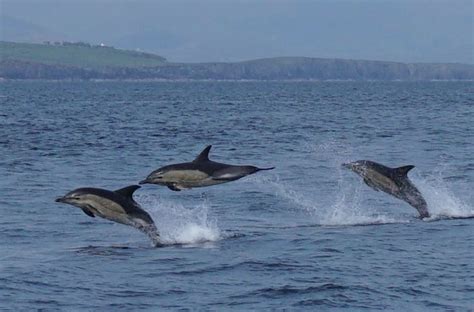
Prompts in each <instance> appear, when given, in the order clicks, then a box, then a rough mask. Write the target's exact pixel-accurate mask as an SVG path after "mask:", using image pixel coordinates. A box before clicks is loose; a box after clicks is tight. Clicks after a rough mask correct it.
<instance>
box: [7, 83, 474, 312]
mask: <svg viewBox="0 0 474 312" xmlns="http://www.w3.org/2000/svg"><path fill="white" fill-rule="evenodd" d="M209 144H212V145H213V148H212V150H211V153H210V157H211V159H213V160H215V161H219V162H225V163H231V164H251V165H256V166H260V167H268V166H275V167H276V169H274V170H272V171H262V172H259V173H257V174H255V175H252V176H248V177H246V178H243V179H241V180H238V181H235V182H231V183H226V184H221V185H217V186H212V187H207V188H196V189H192V190H186V191H182V192H173V191H170V190H169V189H167V188H165V187H160V186H156V185H145V186H143V187H142V188H141V189H139V190H138V191H137V192H136V193H135V199H136V200H137V202H139V203H140V204H141V206H142V207H143V208H144V209H145V210H147V211H148V212H149V213H150V214H151V215H152V217H153V218H154V219H155V221H156V224H157V227H158V228H159V230H160V232H161V236H162V238H163V241H164V242H165V244H166V246H165V247H162V248H154V247H152V245H151V242H150V241H149V239H148V238H147V237H146V236H145V235H143V233H141V232H139V231H137V230H136V229H134V228H132V227H128V226H125V225H121V224H116V223H112V222H110V221H107V220H104V219H100V218H90V217H88V216H87V215H85V214H84V213H83V212H82V211H81V210H80V209H77V208H75V207H73V206H69V205H64V204H59V203H55V202H54V199H55V198H56V197H59V196H61V195H64V194H65V193H66V192H68V191H70V190H72V189H74V188H78V187H83V186H91V187H101V188H106V189H111V190H114V189H119V188H122V187H124V186H127V185H130V184H135V183H137V182H138V181H140V180H142V179H143V178H144V177H146V176H147V175H148V174H149V173H150V172H151V171H153V170H155V169H157V168H158V167H161V166H163V165H166V164H170V163H175V162H185V161H191V160H192V159H193V158H194V157H195V156H197V155H198V154H199V152H200V151H201V150H202V149H203V148H204V147H205V146H206V145H209ZM358 159H370V160H374V161H377V162H380V163H383V164H385V165H388V166H392V167H397V166H402V165H409V164H413V165H415V166H416V168H415V169H413V170H412V171H411V172H410V173H409V177H410V179H411V180H412V181H413V183H414V184H415V185H416V186H417V187H418V188H419V189H420V191H421V192H422V194H423V196H424V197H425V199H426V201H427V202H428V205H429V210H430V212H431V214H432V217H430V218H428V219H425V220H420V219H418V218H417V212H416V210H415V209H414V208H412V207H410V206H409V205H408V204H406V203H405V202H403V201H400V200H398V199H396V198H394V197H391V196H389V195H387V194H385V193H382V192H376V191H374V190H373V189H371V188H369V187H367V186H366V185H365V184H364V183H363V181H362V180H361V178H360V177H358V176H357V175H355V174H354V173H353V172H351V171H348V170H347V169H343V168H341V164H342V163H343V162H346V161H350V160H358ZM0 175H1V179H0V213H1V215H0V310H15V311H31V310H42V311H56V310H57V311H80V310H83V311H104V310H108V311H131V310H145V311H146V310H148V311H163V310H178V309H182V310H199V311H227V310H235V311H249V310H251V311H262V310H272V309H275V310H280V309H288V310H297V311H300V310H301V311H302V310H307V311H363V310H371V311H373V310H383V311H472V310H473V309H474V219H473V218H471V217H474V191H473V190H474V83H473V82H439V81H438V82H252V81H247V82H219V81H217V82H209V81H203V82H107V81H98V82H32V81H30V82H1V83H0Z"/></svg>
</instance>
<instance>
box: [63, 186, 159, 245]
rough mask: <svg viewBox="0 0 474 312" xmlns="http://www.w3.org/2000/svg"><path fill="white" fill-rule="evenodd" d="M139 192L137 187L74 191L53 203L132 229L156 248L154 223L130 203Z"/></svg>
mask: <svg viewBox="0 0 474 312" xmlns="http://www.w3.org/2000/svg"><path fill="white" fill-rule="evenodd" d="M139 188H140V186H139V185H130V186H127V187H124V188H122V189H119V190H116V191H109V190H104V189H100V188H90V187H85V188H78V189H75V190H73V191H71V192H69V193H67V194H66V195H64V196H63V197H59V198H57V199H56V202H58V203H66V204H70V205H73V206H76V207H79V208H81V210H82V211H83V212H84V213H85V214H86V215H88V216H89V217H92V218H95V217H96V216H99V217H102V218H104V219H107V220H110V221H114V222H117V223H122V224H125V225H130V226H133V227H134V228H136V229H138V230H140V231H142V232H143V233H145V234H146V235H148V237H150V239H151V240H152V242H153V244H154V245H155V246H159V245H160V235H159V234H158V231H157V229H156V226H155V222H153V219H152V218H151V217H150V215H149V214H148V213H147V212H146V211H145V210H143V209H142V208H141V207H140V205H139V204H138V203H137V202H136V201H135V200H134V199H133V193H134V192H135V191H136V190H137V189H139Z"/></svg>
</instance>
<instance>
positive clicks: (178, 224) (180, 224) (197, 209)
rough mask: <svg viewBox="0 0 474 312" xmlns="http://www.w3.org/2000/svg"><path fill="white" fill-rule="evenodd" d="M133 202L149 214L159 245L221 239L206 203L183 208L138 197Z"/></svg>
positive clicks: (175, 203) (162, 201)
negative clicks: (157, 235) (136, 201)
mask: <svg viewBox="0 0 474 312" xmlns="http://www.w3.org/2000/svg"><path fill="white" fill-rule="evenodd" d="M137 199H138V200H139V201H140V203H141V204H142V207H144V208H145V209H146V210H147V211H148V212H149V213H150V214H151V215H152V217H153V219H154V221H155V224H156V227H157V228H158V232H159V233H160V242H161V243H162V244H196V243H202V242H212V241H217V240H219V239H220V238H221V233H220V230H219V227H218V226H217V221H216V219H215V218H211V217H209V206H210V205H209V203H208V202H207V200H204V201H202V202H201V203H199V204H197V205H192V206H191V208H186V207H185V206H184V205H182V204H181V203H177V202H173V201H169V200H165V199H163V198H161V197H155V196H150V195H140V196H137Z"/></svg>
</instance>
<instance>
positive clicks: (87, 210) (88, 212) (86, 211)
mask: <svg viewBox="0 0 474 312" xmlns="http://www.w3.org/2000/svg"><path fill="white" fill-rule="evenodd" d="M81 210H82V211H84V213H85V214H86V215H88V216H89V217H91V218H95V216H94V214H93V213H92V212H91V211H90V210H89V209H85V208H81Z"/></svg>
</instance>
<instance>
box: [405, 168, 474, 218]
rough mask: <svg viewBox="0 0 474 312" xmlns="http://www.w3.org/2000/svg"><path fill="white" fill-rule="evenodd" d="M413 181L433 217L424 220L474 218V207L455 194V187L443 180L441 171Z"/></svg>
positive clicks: (416, 177) (415, 177) (415, 178)
mask: <svg viewBox="0 0 474 312" xmlns="http://www.w3.org/2000/svg"><path fill="white" fill-rule="evenodd" d="M411 180H412V181H413V183H414V184H415V185H416V186H417V187H418V188H419V190H420V192H421V193H422V194H423V197H424V198H425V200H426V202H427V204H428V211H429V212H430V214H431V217H430V218H425V219H424V220H426V221H432V220H438V219H444V218H471V217H474V206H470V205H468V204H467V203H466V202H464V201H463V200H461V199H460V198H459V197H458V196H456V195H455V194H454V192H453V191H452V188H453V187H454V185H450V184H449V183H448V182H446V181H445V180H443V177H442V172H441V171H439V172H436V173H434V174H433V175H430V176H428V177H426V178H421V177H419V176H417V175H414V176H413V177H411Z"/></svg>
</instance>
